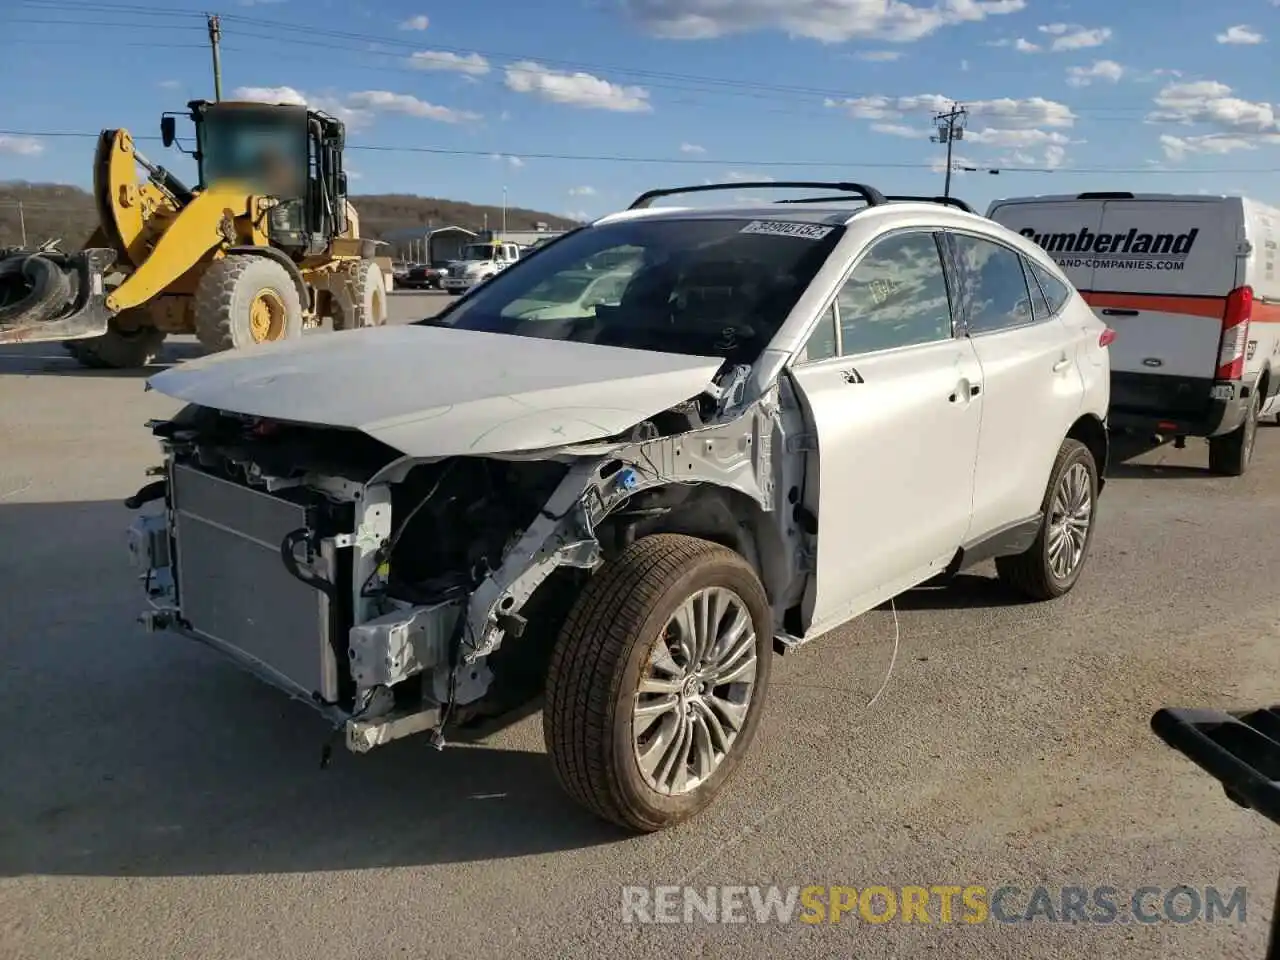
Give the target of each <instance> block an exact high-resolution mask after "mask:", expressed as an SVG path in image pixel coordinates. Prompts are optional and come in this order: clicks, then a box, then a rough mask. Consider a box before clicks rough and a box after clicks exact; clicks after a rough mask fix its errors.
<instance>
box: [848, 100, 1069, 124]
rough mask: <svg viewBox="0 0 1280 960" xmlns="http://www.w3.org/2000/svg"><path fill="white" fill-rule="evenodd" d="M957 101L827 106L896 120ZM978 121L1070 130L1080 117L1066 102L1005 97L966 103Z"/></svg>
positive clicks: (853, 102)
mask: <svg viewBox="0 0 1280 960" xmlns="http://www.w3.org/2000/svg"><path fill="white" fill-rule="evenodd" d="M953 102H954V101H953V100H952V99H951V98H950V97H944V96H942V95H941V94H937V93H926V94H919V95H917V96H913V97H879V96H872V97H853V98H850V99H845V100H830V99H829V100H827V101H826V105H827V106H828V107H833V108H835V109H838V110H843V111H844V112H846V113H848V114H849V116H851V117H854V118H856V119H859V120H895V119H898V118H900V117H903V116H905V115H907V114H912V113H925V112H928V113H941V112H942V111H944V110H948V109H950V107H951V105H952V103H953ZM965 106H966V107H967V108H968V110H969V113H970V115H971V116H972V117H974V118H981V119H982V120H983V121H984V122H986V123H987V124H989V125H990V126H998V127H1007V128H1012V129H1028V128H1032V127H1070V126H1072V125H1073V124H1074V123H1075V121H1076V116H1075V114H1074V113H1072V112H1071V108H1070V107H1068V106H1067V105H1066V104H1065V103H1058V102H1056V101H1054V100H1045V99H1044V98H1043V97H1029V98H1027V99H1025V100H1014V99H1011V98H1009V97H1004V98H1001V99H997V100H973V101H968V102H966V103H965Z"/></svg>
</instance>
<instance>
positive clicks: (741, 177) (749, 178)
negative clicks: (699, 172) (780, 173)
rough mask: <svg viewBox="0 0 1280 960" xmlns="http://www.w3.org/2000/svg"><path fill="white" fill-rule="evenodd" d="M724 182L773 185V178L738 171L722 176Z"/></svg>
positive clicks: (761, 174) (730, 171) (731, 171)
mask: <svg viewBox="0 0 1280 960" xmlns="http://www.w3.org/2000/svg"><path fill="white" fill-rule="evenodd" d="M724 179H725V180H729V181H732V182H733V183H773V182H774V179H775V178H774V177H767V176H765V175H764V174H763V173H743V172H741V171H738V170H729V171H728V172H726V173H725V175H724Z"/></svg>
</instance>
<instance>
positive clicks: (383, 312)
mask: <svg viewBox="0 0 1280 960" xmlns="http://www.w3.org/2000/svg"><path fill="white" fill-rule="evenodd" d="M343 273H344V276H345V279H346V280H347V282H348V283H350V285H351V299H352V302H353V308H354V314H353V315H352V316H347V315H346V314H345V313H344V312H343V309H342V307H341V306H339V307H338V308H337V309H336V310H335V311H334V316H333V329H334V330H355V329H357V328H359V327H380V326H382V325H383V324H385V323H386V322H387V278H386V277H385V276H384V275H383V273H382V268H381V267H379V266H378V265H377V263H375V262H374V261H372V260H358V261H356V262H355V263H353V264H351V265H350V266H348V267H346V268H345V269H344V271H343Z"/></svg>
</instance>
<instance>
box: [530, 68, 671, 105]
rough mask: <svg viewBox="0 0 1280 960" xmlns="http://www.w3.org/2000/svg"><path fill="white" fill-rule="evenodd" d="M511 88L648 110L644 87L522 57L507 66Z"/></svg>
mask: <svg viewBox="0 0 1280 960" xmlns="http://www.w3.org/2000/svg"><path fill="white" fill-rule="evenodd" d="M506 82H507V87H508V89H511V90H514V91H515V92H516V93H529V94H533V95H534V96H536V97H540V98H542V99H543V100H550V101H551V102H552V103H564V104H568V105H570V106H574V107H584V108H587V109H595V110H612V111H615V112H617V113H648V112H650V111H652V110H653V106H652V105H651V104H650V103H649V91H648V90H646V89H645V88H644V87H634V86H621V85H619V84H616V83H610V82H609V81H608V80H601V79H600V78H599V77H596V76H592V75H591V74H589V73H583V72H581V71H579V72H576V73H562V72H560V71H558V70H551V69H548V68H547V67H544V66H543V65H542V64H540V63H534V62H533V61H532V60H521V61H519V62H518V63H513V64H511V65H510V66H509V67H507V68H506Z"/></svg>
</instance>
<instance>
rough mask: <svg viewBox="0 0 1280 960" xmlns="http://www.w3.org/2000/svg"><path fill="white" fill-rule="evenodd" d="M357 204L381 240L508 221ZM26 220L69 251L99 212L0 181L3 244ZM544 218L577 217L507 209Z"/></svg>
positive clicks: (467, 209)
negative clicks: (414, 231)
mask: <svg viewBox="0 0 1280 960" xmlns="http://www.w3.org/2000/svg"><path fill="white" fill-rule="evenodd" d="M351 202H352V203H353V204H354V205H355V208H356V210H357V212H359V214H360V231H361V233H362V234H364V235H365V236H366V237H371V238H373V239H375V240H378V239H381V238H383V237H384V236H386V235H387V234H390V233H394V232H396V231H398V230H405V229H412V228H414V227H427V226H435V227H442V226H460V227H467V228H468V229H470V230H479V229H481V228H482V227H483V226H484V224H485V217H486V216H487V217H488V224H489V226H490V227H495V228H496V227H498V226H500V225H501V223H502V208H501V207H485V206H477V205H475V204H471V203H463V202H462V201H459V200H440V199H437V198H435V197H415V196H409V195H400V194H369V195H366V196H357V197H352V198H351ZM19 203H21V207H19ZM20 214H21V217H20ZM23 221H25V223H26V234H27V243H28V244H29V245H30V246H35V245H36V244H38V243H40V242H42V241H44V240H47V239H49V238H51V237H61V238H63V244H62V247H63V249H64V250H75V249H78V248H79V245H80V244H81V243H83V242H84V240H85V239H86V238H87V237H88V236H89V234H90V232H91V231H92V230H93V228H94V226H95V225H96V223H97V216H96V214H95V213H94V208H93V199H92V197H90V195H89V194H88V193H87V192H85V191H84V190H81V189H80V188H79V187H71V186H66V185H64V184H55V183H25V182H21V181H11V182H8V183H0V247H4V246H17V245H19V244H20V243H21V242H22V223H23ZM539 222H541V223H545V224H547V226H548V227H550V228H551V229H553V230H558V229H563V228H565V227H569V226H572V225H573V221H571V220H566V219H565V218H564V217H557V216H555V215H553V214H549V213H540V212H538V211H536V210H524V209H520V208H516V207H508V208H507V227H508V229H510V230H532V229H533V228H534V224H535V223H539Z"/></svg>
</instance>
